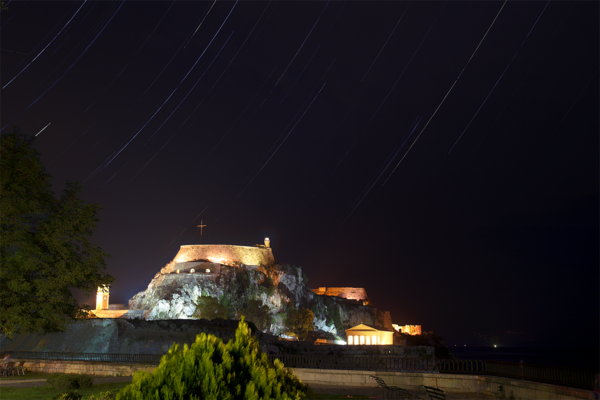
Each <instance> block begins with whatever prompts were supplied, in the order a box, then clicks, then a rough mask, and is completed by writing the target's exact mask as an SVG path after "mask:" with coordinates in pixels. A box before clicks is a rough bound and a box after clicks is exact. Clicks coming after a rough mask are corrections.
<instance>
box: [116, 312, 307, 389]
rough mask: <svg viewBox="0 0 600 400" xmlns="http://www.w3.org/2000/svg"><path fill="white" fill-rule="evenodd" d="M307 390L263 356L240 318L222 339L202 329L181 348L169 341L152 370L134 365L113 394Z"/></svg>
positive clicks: (286, 371)
mask: <svg viewBox="0 0 600 400" xmlns="http://www.w3.org/2000/svg"><path fill="white" fill-rule="evenodd" d="M307 393H308V387H307V386H306V385H304V384H303V383H302V382H301V381H300V380H299V379H297V378H296V377H295V376H294V375H293V374H292V373H291V372H289V371H288V370H287V368H285V367H284V366H283V364H282V363H281V362H279V360H275V362H274V363H271V362H270V361H269V359H268V357H267V355H266V354H264V353H263V352H262V350H261V348H260V346H259V344H258V341H257V340H256V338H253V337H252V336H251V334H250V329H249V328H248V325H247V324H246V322H245V321H244V319H242V320H241V321H240V323H239V325H238V328H237V330H236V333H235V340H230V341H229V342H228V343H227V344H224V343H223V341H222V340H221V339H219V338H217V337H215V336H214V335H206V334H205V333H202V334H200V335H198V336H196V341H195V342H194V343H193V344H192V345H191V346H190V347H188V345H187V344H186V345H184V347H183V350H181V348H180V347H179V345H178V344H177V343H175V344H173V346H172V347H171V349H170V350H169V352H168V353H167V354H166V355H164V356H163V358H162V359H161V361H160V365H159V366H158V368H156V369H155V370H154V371H153V372H152V373H148V372H145V371H136V373H135V375H134V376H133V381H132V382H131V384H130V385H128V386H126V387H125V388H123V390H121V391H120V392H119V393H118V394H117V400H128V399H144V400H146V399H148V400H152V399H156V400H159V399H161V400H162V399H164V400H167V399H215V400H226V399H234V398H236V399H241V398H243V399H300V398H303V397H305V396H306V395H307Z"/></svg>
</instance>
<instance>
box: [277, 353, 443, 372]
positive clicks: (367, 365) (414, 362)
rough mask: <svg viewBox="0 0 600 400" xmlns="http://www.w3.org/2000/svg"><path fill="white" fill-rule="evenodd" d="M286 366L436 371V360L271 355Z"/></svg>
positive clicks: (390, 357)
mask: <svg viewBox="0 0 600 400" xmlns="http://www.w3.org/2000/svg"><path fill="white" fill-rule="evenodd" d="M275 359H279V361H281V362H282V363H283V365H285V366H286V367H291V368H318V369H356V370H365V371H405V372H436V368H435V361H434V360H426V359H424V358H405V357H399V356H334V355H315V354H307V355H270V356H269V360H271V361H275Z"/></svg>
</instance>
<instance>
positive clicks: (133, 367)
mask: <svg viewBox="0 0 600 400" xmlns="http://www.w3.org/2000/svg"><path fill="white" fill-rule="evenodd" d="M16 361H24V362H25V364H23V366H24V367H25V371H28V372H46V373H56V372H60V373H63V374H85V375H92V376H133V373H134V372H135V371H147V372H152V371H154V369H155V368H156V367H157V366H156V365H149V364H124V363H101V362H95V361H50V360H16Z"/></svg>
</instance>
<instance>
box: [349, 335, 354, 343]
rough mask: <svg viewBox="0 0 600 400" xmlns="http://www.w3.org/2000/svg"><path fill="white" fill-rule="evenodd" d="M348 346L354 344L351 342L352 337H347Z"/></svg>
mask: <svg viewBox="0 0 600 400" xmlns="http://www.w3.org/2000/svg"><path fill="white" fill-rule="evenodd" d="M348 344H354V343H353V341H352V335H349V336H348Z"/></svg>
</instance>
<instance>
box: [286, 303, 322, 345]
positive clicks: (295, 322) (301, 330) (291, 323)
mask: <svg viewBox="0 0 600 400" xmlns="http://www.w3.org/2000/svg"><path fill="white" fill-rule="evenodd" d="M285 313H286V318H285V326H286V327H287V328H288V329H289V330H290V332H293V333H295V334H296V336H297V337H298V340H306V337H307V336H308V332H312V331H314V330H315V328H314V324H313V322H314V319H315V316H314V314H313V312H312V311H311V310H309V309H308V308H301V309H299V310H296V309H295V308H294V307H289V308H288V309H287V310H286V312H285Z"/></svg>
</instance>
